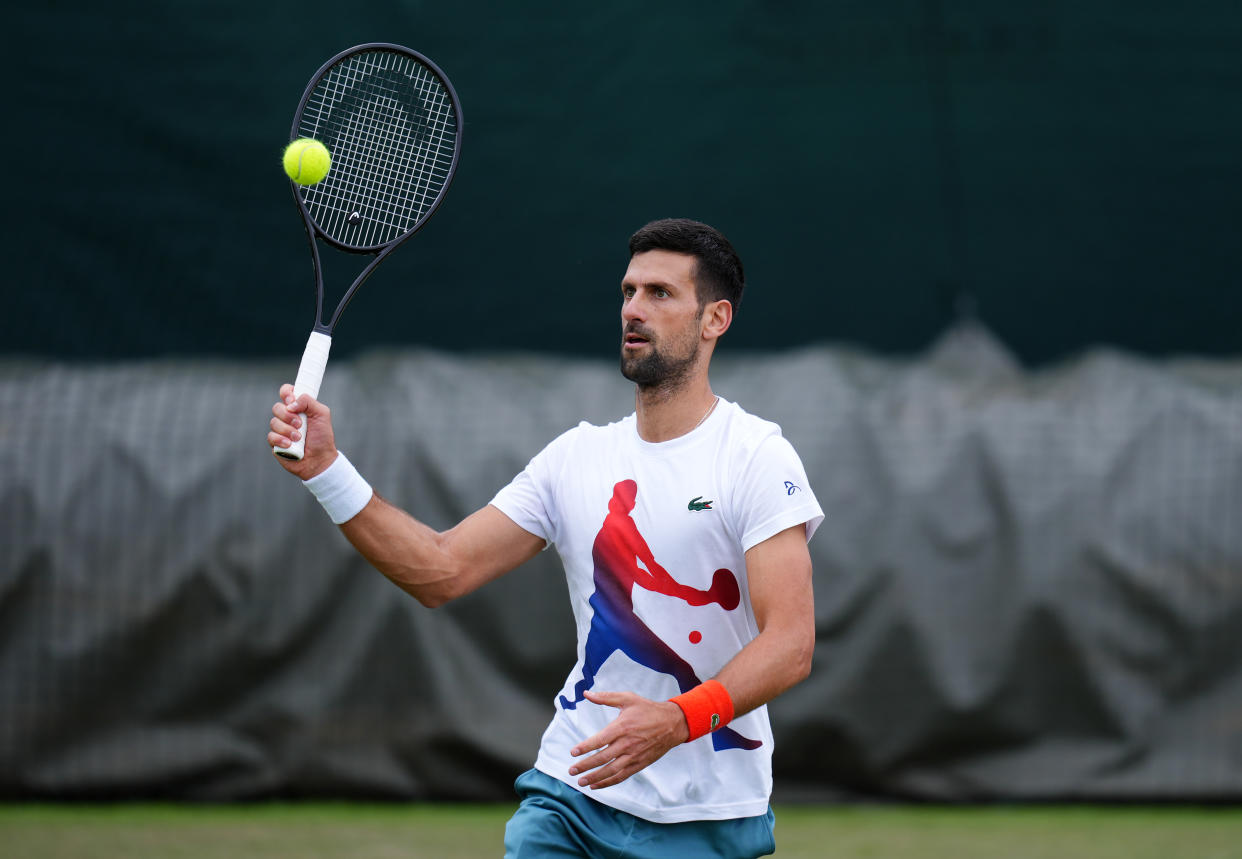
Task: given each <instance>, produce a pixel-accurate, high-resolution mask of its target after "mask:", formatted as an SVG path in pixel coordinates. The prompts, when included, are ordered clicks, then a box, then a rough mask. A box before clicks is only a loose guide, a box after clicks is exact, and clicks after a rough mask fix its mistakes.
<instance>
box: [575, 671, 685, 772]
mask: <svg viewBox="0 0 1242 859" xmlns="http://www.w3.org/2000/svg"><path fill="white" fill-rule="evenodd" d="M586 699H587V700H588V701H590V702H591V703H592V704H602V705H603V706H605V707H616V708H618V709H619V710H620V711H621V713H620V714H619V715H618V716H617V718H615V719H613V720H612V721H611V722H609V723H608V725H607V727H605V728H604V730H602V731H600V732H599V733H598V734H596V735H595V736H593V737H590V738H589V739H586V740H584V741H582V742H581V743H579V744H578V745H577V746H575V747H574V748H573V749H571V750H570V754H571V755H573V756H574V757H578V756H580V755H585V754H588V753H590V752H595V754H593V755H591V756H590V757H588V758H585V759H584V760H581V761H579V762H578V763H575V764H574V765H573V766H572V767H570V768H569V774H570V775H574V776H576V775H582V777H581V778H579V779H578V784H579V785H580V786H581V787H589V788H591V789H592V790H596V789H598V788H601V787H611V786H612V785H614V784H620V783H621V782H623V781H625V780H626V779H627V778H629V777H630V776H632V775H633V774H634V773H636V772H638V771H639V770H641V769H643V768H644V767H648V766H650V765H651V764H653V763H655V762H656V761H658V760H659V759H660V758H662V757H664V754H665V753H666V752H667V751H668V750H669V749H671V748H673V747H674V746H678V745H681V744H682V743H684V742H685V741H686V740H687V739H688V738H689V736H690V729H689V728H688V727H687V726H686V717H685V715H684V714H683V713H682V712H681V708H680V707H678V706H677V705H676V704H674V703H673V702H672V701H651V700H648V699H647V698H643V697H642V696H640V695H635V694H634V693H633V692H587V693H586Z"/></svg>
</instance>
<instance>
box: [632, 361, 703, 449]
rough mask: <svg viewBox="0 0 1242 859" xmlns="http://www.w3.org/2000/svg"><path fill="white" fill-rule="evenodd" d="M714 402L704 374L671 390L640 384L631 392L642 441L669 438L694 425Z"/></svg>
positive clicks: (673, 437) (691, 428)
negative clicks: (643, 386)
mask: <svg viewBox="0 0 1242 859" xmlns="http://www.w3.org/2000/svg"><path fill="white" fill-rule="evenodd" d="M715 406H716V395H715V394H713V393H712V386H711V384H710V383H709V382H708V381H707V377H706V376H702V377H700V378H699V379H698V380H697V381H695V382H693V383H688V384H686V385H683V386H679V387H677V388H675V389H673V390H669V389H665V388H659V387H653V388H639V389H638V390H637V392H636V393H635V395H634V413H635V416H636V417H637V420H638V435H639V437H640V438H642V440H643V441H648V442H653V443H658V442H662V441H671V440H672V439H675V438H678V437H680V436H683V435H685V434H686V433H688V432H691V431H692V430H694V429H696V428H697V427H698V426H699V424H701V423H702V422H703V421H704V420H705V419H706V418H707V415H708V412H710V411H711V410H712V409H713V408H715Z"/></svg>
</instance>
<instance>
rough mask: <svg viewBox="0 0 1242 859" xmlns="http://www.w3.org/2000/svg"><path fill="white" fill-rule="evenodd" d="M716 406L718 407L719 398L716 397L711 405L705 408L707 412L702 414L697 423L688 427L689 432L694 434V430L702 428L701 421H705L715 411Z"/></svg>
mask: <svg viewBox="0 0 1242 859" xmlns="http://www.w3.org/2000/svg"><path fill="white" fill-rule="evenodd" d="M718 405H720V397H716V399H714V400H712V404H711V405H710V406H708V407H707V411H705V412H703V417H701V418H699V422H698V423H697V424H695V425H694V426H692V427H690V432H694V431H695V430H696V429H698V428H699V427H701V426H703V421H705V420H707V418H708V415H710V414H711V413H712V412H714V411H716V406H718Z"/></svg>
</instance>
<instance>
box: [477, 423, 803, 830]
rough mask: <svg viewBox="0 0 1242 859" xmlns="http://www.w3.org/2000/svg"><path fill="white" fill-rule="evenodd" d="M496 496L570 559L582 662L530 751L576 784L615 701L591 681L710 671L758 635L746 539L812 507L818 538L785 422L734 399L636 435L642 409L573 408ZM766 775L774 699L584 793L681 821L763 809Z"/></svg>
mask: <svg viewBox="0 0 1242 859" xmlns="http://www.w3.org/2000/svg"><path fill="white" fill-rule="evenodd" d="M492 504H493V505H495V506H496V507H497V508H499V509H500V510H501V511H502V512H503V513H505V515H507V516H508V517H509V518H510V519H512V520H513V521H514V522H516V523H517V524H518V525H519V526H521V527H522V528H523V529H525V530H527V531H529V532H530V533H532V534H534V535H536V536H538V537H541V538H543V539H544V540H546V541H548V542H549V543H551V544H555V546H556V548H557V551H558V552H559V554H560V556H561V561H562V563H563V564H564V566H565V574H566V578H567V580H568V584H569V596H570V601H571V603H572V605H573V612H574V618H575V621H576V623H577V628H578V662H577V664H576V665H575V666H574V669H573V671H572V672H570V675H569V677H568V678H567V680H566V681H565V686H564V688H563V689H562V690H561V694H560V695H558V696H557V699H556V701H555V708H556V715H555V717H554V718H553V720H552V723H551V724H550V725H549V726H548V729H547V731H546V732H545V733H544V736H543V742H542V744H541V745H540V748H539V755H538V758H537V759H536V761H535V767H536V768H537V769H539V770H540V771H542V772H544V773H546V774H547V775H549V776H552V777H553V778H556V779H559V780H561V781H563V782H564V783H566V784H568V785H570V786H571V787H575V788H577V787H578V785H577V782H576V778H575V777H573V776H570V775H569V768H570V766H571V765H572V764H573V763H574V760H575V759H574V758H572V757H571V756H570V754H569V750H570V749H571V748H573V747H574V746H575V745H577V744H578V743H579V742H580V741H582V740H584V739H586V738H588V737H590V736H592V735H593V734H596V733H598V732H599V731H600V730H602V729H603V728H604V727H605V726H606V725H607V724H608V723H609V722H611V721H612V720H613V719H614V718H615V717H616V715H617V710H616V709H614V708H610V707H603V706H600V705H597V704H592V703H591V702H590V701H586V700H584V699H583V698H582V694H581V693H582V692H583V691H584V689H592V690H594V691H597V692H604V691H610V692H634V693H637V694H638V695H641V696H643V697H645V698H649V699H652V700H655V701H664V700H667V699H669V698H671V697H673V696H674V695H677V694H678V693H680V692H682V691H685V690H686V689H689V688H693V687H694V686H696V685H698V683H700V682H702V681H704V680H708V679H710V678H711V677H713V676H715V674H716V673H717V672H719V671H720V669H721V668H722V667H723V666H724V665H725V663H727V662H728V661H729V660H730V659H732V658H733V657H734V656H735V655H736V654H737V652H738V651H739V650H741V649H742V647H743V646H745V645H746V644H747V643H748V642H749V641H751V640H752V639H753V638H754V637H755V636H756V635H758V628H757V627H756V624H755V618H754V614H753V612H752V610H751V606H750V599H749V593H748V587H747V579H746V561H745V553H746V551H747V550H748V549H750V548H752V547H753V546H755V545H757V544H759V543H761V542H763V541H764V540H766V539H768V538H769V537H772V536H774V535H776V534H778V533H780V532H781V531H784V530H785V529H787V528H790V527H793V526H795V525H799V524H803V523H805V525H806V535H807V539H808V540H809V539H810V537H811V535H812V534H813V533H814V531H815V529H816V527H818V525H819V523H820V522H821V521H822V520H823V511H822V510H820V507H819V503H818V502H817V501H816V500H815V495H814V493H812V491H811V487H810V486H809V485H808V483H807V479H806V473H805V471H804V470H803V467H802V463H801V461H800V460H799V459H798V455H797V453H795V452H794V449H793V447H792V445H790V444H789V442H788V441H786V440H785V439H784V438H783V437H782V436H781V433H780V427H778V426H777V425H776V424H774V423H771V422H769V421H765V420H762V419H760V418H757V417H754V416H753V415H749V414H747V413H746V412H745V411H743V410H742V408H741V407H739V406H737V405H736V404H734V403H730V402H727V401H725V400H721V401H720V403H719V405H718V406H717V407H716V409H715V410H714V411H713V412H712V414H711V415H710V417H708V419H707V420H706V421H704V422H703V424H702V425H701V426H699V427H697V428H696V429H694V430H693V431H692V432H690V433H687V434H686V435H684V436H681V437H680V438H676V439H673V440H672V441H666V442H661V443H658V444H653V443H650V442H646V441H643V440H642V438H640V437H639V435H638V431H637V424H636V421H635V417H634V415H630V416H629V417H627V418H625V419H624V420H621V421H618V422H616V423H612V424H609V425H608V426H603V427H597V426H593V425H591V424H588V423H582V424H579V425H578V426H577V427H575V428H574V429H571V430H569V431H568V432H566V433H564V434H563V435H561V436H560V437H559V438H557V439H556V440H554V441H553V442H552V443H551V444H549V445H548V446H547V447H546V448H544V449H543V451H541V452H540V453H539V454H538V455H537V456H535V458H534V459H532V460H531V461H530V464H529V465H528V466H527V467H526V469H525V470H524V471H523V472H522V473H521V474H519V475H518V476H517V477H516V478H514V480H513V482H512V483H510V484H509V485H508V486H507V487H505V488H504V489H502V490H501V491H500V492H499V493H498V494H497V495H496V497H495V498H494V499H493V500H492ZM730 580H731V581H732V582H734V583H736V587H731V586H730V584H731V583H730ZM730 592H732V593H730ZM739 597H740V602H739ZM755 741H757V742H758V743H759V745H758V747H757V748H745V747H744V746H748V745H753V744H754V743H755ZM579 789H580V788H579ZM771 790H772V728H771V725H770V724H769V722H768V713H767V708H766V706H765V707H759V708H758V709H756V710H753V711H751V712H750V713H747V714H746V715H744V716H740V717H738V718H736V719H734V721H733V722H732V723H730V724H729V725H728V726H726V727H725V728H722V729H720V730H718V731H716V732H714V733H713V734H710V735H708V736H706V737H701V738H699V739H698V740H695V741H694V742H690V743H684V744H682V745H680V746H678V747H676V748H674V749H672V750H671V751H669V752H668V753H667V754H666V755H664V757H662V758H661V759H660V760H658V761H656V762H655V763H654V764H652V765H651V766H649V767H647V768H646V769H643V770H641V771H640V772H638V773H636V774H634V775H632V776H630V778H628V779H626V780H625V781H623V782H621V783H620V784H618V785H614V786H612V787H607V788H602V789H599V790H594V791H589V794H588V795H589V796H591V797H592V798H593V799H595V800H598V801H599V802H602V803H604V804H606V805H610V806H612V807H614V808H618V809H620V810H622V811H626V812H629V813H630V814H634V815H636V816H638V817H642V818H644V819H646V820H651V821H655V822H657V823H675V822H681V821H687V820H721V819H728V818H735V817H750V816H753V815H757V814H764V813H765V812H766V811H767V807H768V800H769V796H770V794H771Z"/></svg>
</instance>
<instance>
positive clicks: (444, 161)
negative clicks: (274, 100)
mask: <svg viewBox="0 0 1242 859" xmlns="http://www.w3.org/2000/svg"><path fill="white" fill-rule="evenodd" d="M461 126H462V119H461V104H460V102H459V101H458V98H457V91H456V90H454V89H453V85H452V83H450V82H449V79H448V77H447V76H446V75H445V74H444V72H442V71H441V70H440V68H439V67H438V66H436V64H435V63H433V62H432V61H431V60H429V59H428V58H427V57H425V56H423V55H422V54H420V53H418V52H417V51H413V50H411V49H409V48H406V47H402V46H401V45H394V44H390V43H387V42H371V43H368V44H365V45H358V46H356V47H353V48H350V49H348V50H346V51H342V52H341V53H339V54H337V55H336V56H335V57H333V58H332V59H330V60H328V61H327V62H326V63H324V64H323V66H322V67H321V68H320V69H319V71H317V72H316V73H315V75H314V77H312V78H311V80H310V83H308V84H307V86H306V91H305V92H304V93H303V94H302V100H301V102H300V103H299V104H298V109H297V112H296V113H295V114H294V117H293V125H292V128H291V130H290V139H291V140H292V139H297V138H299V137H312V138H315V139H316V140H319V141H320V142H321V143H323V144H324V145H325V146H326V147H327V148H328V152H329V153H330V154H331V156H332V168H331V169H330V170H329V171H328V175H327V177H325V178H324V179H323V180H322V181H320V182H318V183H316V184H314V185H298V184H296V183H293V182H291V183H290V184H291V185H292V186H293V194H294V197H295V199H296V200H297V203H298V207H299V208H300V209H301V210H302V215H303V217H304V218H305V219H306V223H307V225H308V226H309V227H310V228H311V229H312V230H313V231H314V232H315V234H317V235H318V236H320V237H321V238H322V239H323V240H324V241H326V242H328V243H329V244H331V245H333V246H335V247H337V248H339V249H341V250H344V251H348V252H351V253H378V252H379V251H381V250H383V249H384V248H386V247H392V246H395V245H396V244H398V243H400V242H401V241H402V240H403V239H406V238H408V237H409V236H410V235H412V234H413V233H414V232H416V231H417V230H418V229H419V228H420V227H421V226H422V225H423V224H424V223H426V221H427V219H428V218H430V217H431V215H432V214H433V213H434V212H435V210H436V209H437V208H438V207H439V205H440V202H441V201H442V200H443V199H444V195H445V193H446V192H447V191H448V187H449V185H450V184H451V183H452V181H453V177H454V175H456V173H457V162H458V158H459V157H460V154H461Z"/></svg>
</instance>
